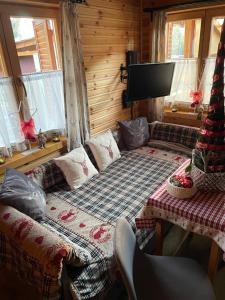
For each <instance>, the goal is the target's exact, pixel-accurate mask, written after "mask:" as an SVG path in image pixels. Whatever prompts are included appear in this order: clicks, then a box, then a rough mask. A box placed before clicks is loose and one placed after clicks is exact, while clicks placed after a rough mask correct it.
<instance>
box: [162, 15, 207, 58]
mask: <svg viewBox="0 0 225 300" xmlns="http://www.w3.org/2000/svg"><path fill="white" fill-rule="evenodd" d="M200 30H201V19H191V20H184V21H175V22H168V23H167V28H166V37H167V42H166V58H167V59H168V60H169V59H172V60H174V59H184V58H197V57H198V51H199V41H200Z"/></svg>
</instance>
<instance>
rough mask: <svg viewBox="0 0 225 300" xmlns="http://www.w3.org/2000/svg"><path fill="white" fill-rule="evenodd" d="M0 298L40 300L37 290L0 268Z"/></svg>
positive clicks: (8, 299)
mask: <svg viewBox="0 0 225 300" xmlns="http://www.w3.org/2000/svg"><path fill="white" fill-rule="evenodd" d="M0 299H1V300H41V297H40V295H39V293H38V291H37V290H36V289H35V288H33V287H31V286H29V285H27V284H26V282H22V281H21V280H18V278H17V277H16V275H15V274H12V273H9V272H8V271H7V270H6V269H1V270H0Z"/></svg>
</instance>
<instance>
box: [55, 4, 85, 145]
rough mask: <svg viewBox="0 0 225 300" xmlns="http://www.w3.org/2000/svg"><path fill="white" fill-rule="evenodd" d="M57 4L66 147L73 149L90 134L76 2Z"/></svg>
mask: <svg viewBox="0 0 225 300" xmlns="http://www.w3.org/2000/svg"><path fill="white" fill-rule="evenodd" d="M60 7H61V15H62V42H63V48H62V53H63V67H64V68H63V69H64V93H65V103H66V117H67V132H68V149H69V150H72V149H73V148H75V147H76V146H77V145H79V144H80V143H84V142H85V141H86V140H87V139H88V138H89V135H90V127H89V114H88V98H87V84H86V77H85V69H84V60H83V53H82V45H81V40H80V25H79V17H78V9H77V4H75V3H72V1H69V0H63V1H61V6H60Z"/></svg>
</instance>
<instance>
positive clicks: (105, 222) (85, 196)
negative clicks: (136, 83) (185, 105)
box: [46, 147, 179, 299]
mask: <svg viewBox="0 0 225 300" xmlns="http://www.w3.org/2000/svg"><path fill="white" fill-rule="evenodd" d="M149 150H150V148H149V147H146V151H145V153H144V154H141V153H137V152H135V151H133V152H123V154H122V158H121V159H119V160H118V161H116V162H114V163H113V164H112V165H111V166H110V167H109V168H107V169H106V170H105V171H104V172H102V173H100V174H99V175H98V176H95V177H94V178H92V179H91V180H90V181H88V183H86V184H84V185H83V186H82V187H81V188H79V189H78V190H76V191H70V190H69V189H68V186H67V185H66V184H65V183H64V184H61V185H57V186H55V187H54V188H53V189H51V193H50V194H48V197H49V202H48V210H47V219H46V224H47V225H50V226H51V227H53V228H54V229H56V230H57V231H58V232H60V233H61V234H63V235H64V236H65V237H66V238H68V239H69V240H70V241H72V242H73V243H74V244H76V245H79V246H80V247H82V248H84V249H86V250H87V251H88V252H89V253H90V255H91V259H90V264H89V265H88V266H85V267H82V268H77V267H76V268H73V267H69V268H68V270H69V276H70V278H71V279H72V286H74V287H76V289H78V291H79V293H80V297H81V299H90V298H92V297H95V299H100V298H101V297H103V295H104V293H105V292H107V290H109V289H110V288H111V286H112V284H113V281H114V277H113V271H112V270H113V268H114V260H113V233H114V228H115V224H116V220H117V219H118V218H119V217H125V218H127V220H128V221H129V222H130V224H131V225H132V226H133V228H134V230H135V224H134V220H135V217H136V216H137V215H138V213H139V211H140V210H141V208H142V207H143V205H144V203H145V201H146V199H147V198H148V197H149V195H150V194H152V193H153V192H154V191H155V190H156V189H157V187H158V186H159V185H160V184H161V183H162V182H163V181H164V180H165V179H166V178H167V177H168V176H169V175H170V174H171V173H172V172H173V171H174V170H175V169H177V167H178V164H179V160H176V156H173V157H174V159H168V158H166V159H159V158H158V157H157V156H155V157H154V155H153V154H152V152H151V151H149ZM161 157H162V155H161ZM75 219H76V220H75ZM65 220H68V222H67V221H66V222H65ZM70 221H71V222H72V223H73V224H75V221H76V224H77V225H76V226H77V228H75V227H74V226H70ZM150 237H151V234H149V231H148V232H147V231H145V232H144V231H140V232H137V238H138V241H139V244H140V245H141V246H142V247H143V246H144V245H145V244H146V243H147V242H148V240H149V239H150ZM103 244H105V245H103Z"/></svg>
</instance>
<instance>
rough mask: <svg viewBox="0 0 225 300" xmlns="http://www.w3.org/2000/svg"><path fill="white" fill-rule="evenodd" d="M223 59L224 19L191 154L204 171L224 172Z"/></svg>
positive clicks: (224, 53)
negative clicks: (207, 98)
mask: <svg viewBox="0 0 225 300" xmlns="http://www.w3.org/2000/svg"><path fill="white" fill-rule="evenodd" d="M224 59H225V19H224V23H223V26H222V30H221V37H220V43H219V46H218V52H217V57H216V66H215V71H214V75H213V85H212V90H211V97H210V102H209V106H208V113H207V117H206V118H205V120H204V121H203V124H202V126H201V128H200V131H199V135H198V140H197V143H196V146H195V150H194V155H193V163H194V165H195V166H196V167H198V168H199V169H200V170H202V171H204V172H206V173H216V172H225V118H224Z"/></svg>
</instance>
